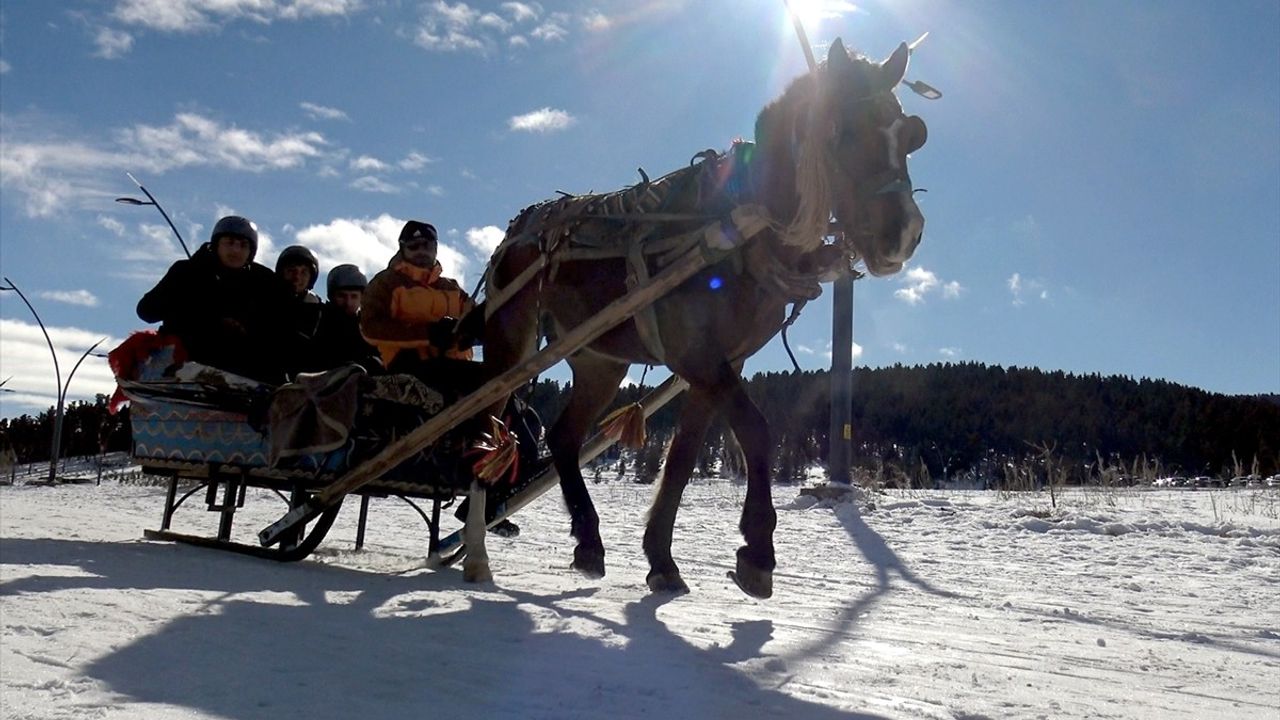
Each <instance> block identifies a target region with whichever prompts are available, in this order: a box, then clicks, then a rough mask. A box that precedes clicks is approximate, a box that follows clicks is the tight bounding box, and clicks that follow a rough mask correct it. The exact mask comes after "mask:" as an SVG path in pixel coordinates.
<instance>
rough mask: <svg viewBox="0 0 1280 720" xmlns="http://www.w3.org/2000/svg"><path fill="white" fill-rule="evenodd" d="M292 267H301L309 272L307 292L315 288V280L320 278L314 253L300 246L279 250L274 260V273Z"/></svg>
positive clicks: (318, 263)
mask: <svg viewBox="0 0 1280 720" xmlns="http://www.w3.org/2000/svg"><path fill="white" fill-rule="evenodd" d="M292 265H303V266H305V267H306V268H307V269H308V270H310V271H311V280H310V281H309V282H308V283H307V289H308V290H310V289H311V288H313V287H315V286H316V278H318V277H320V261H319V260H316V255H315V253H313V252H311V251H310V250H308V249H306V248H305V247H303V246H301V245H290V246H289V247H287V248H285V249H284V250H281V251H280V257H278V258H276V273H280V272H281V271H283V270H284V269H285V268H287V267H290V266H292Z"/></svg>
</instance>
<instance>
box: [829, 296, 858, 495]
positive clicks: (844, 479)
mask: <svg viewBox="0 0 1280 720" xmlns="http://www.w3.org/2000/svg"><path fill="white" fill-rule="evenodd" d="M828 438H829V444H828V450H827V480H828V481H829V482H832V483H839V484H841V485H848V484H849V480H850V478H849V465H850V463H851V461H852V460H853V453H852V446H853V277H852V276H851V275H844V276H842V277H841V278H839V279H838V280H836V281H835V286H834V287H833V288H832V293H831V427H830V429H829V435H828Z"/></svg>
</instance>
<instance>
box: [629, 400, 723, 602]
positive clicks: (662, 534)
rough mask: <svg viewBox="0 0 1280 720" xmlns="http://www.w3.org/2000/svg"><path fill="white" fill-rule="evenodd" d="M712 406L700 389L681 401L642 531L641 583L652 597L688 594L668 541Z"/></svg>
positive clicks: (713, 402)
mask: <svg viewBox="0 0 1280 720" xmlns="http://www.w3.org/2000/svg"><path fill="white" fill-rule="evenodd" d="M715 411H716V404H715V401H714V399H713V396H712V395H711V394H709V393H707V392H706V391H705V390H703V389H701V388H693V389H692V390H690V391H689V394H688V396H687V397H686V398H685V404H684V408H683V409H682V410H681V412H680V421H679V424H678V425H677V427H676V434H675V437H674V438H673V439H672V440H671V447H670V448H668V449H667V461H666V464H665V465H664V466H663V470H662V479H661V480H660V481H659V484H658V491H657V493H656V494H655V495H654V498H653V505H652V506H651V507H650V509H649V520H648V522H647V523H646V524H645V529H644V554H645V557H646V558H648V559H649V575H648V576H647V577H646V578H645V581H646V582H647V583H648V585H649V590H650V591H652V592H655V593H676V594H682V593H686V592H689V586H688V585H686V584H685V582H684V579H683V578H681V577H680V569H679V568H678V567H677V566H676V563H675V559H674V558H672V557H671V538H672V533H673V531H674V528H675V522H676V513H677V512H678V511H679V509H680V498H681V497H682V496H683V494H684V488H685V486H686V485H688V483H689V476H690V475H692V474H693V466H694V464H695V463H696V462H697V459H698V453H699V452H700V451H701V450H702V444H703V441H704V440H705V438H706V434H707V427H708V426H709V425H710V424H711V418H712V417H714V415H715Z"/></svg>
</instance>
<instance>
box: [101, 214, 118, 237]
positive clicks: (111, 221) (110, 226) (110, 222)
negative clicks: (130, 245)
mask: <svg viewBox="0 0 1280 720" xmlns="http://www.w3.org/2000/svg"><path fill="white" fill-rule="evenodd" d="M98 224H99V225H101V226H102V227H104V228H106V229H107V230H109V231H110V232H111V234H112V235H115V236H116V237H124V223H122V222H120V221H119V220H116V219H115V218H112V217H107V216H106V215H99V216H98Z"/></svg>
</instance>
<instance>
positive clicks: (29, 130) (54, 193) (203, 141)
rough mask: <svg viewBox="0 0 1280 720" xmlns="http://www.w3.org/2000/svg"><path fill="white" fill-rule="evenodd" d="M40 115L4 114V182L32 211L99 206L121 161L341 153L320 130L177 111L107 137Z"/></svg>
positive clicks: (295, 160)
mask: <svg viewBox="0 0 1280 720" xmlns="http://www.w3.org/2000/svg"><path fill="white" fill-rule="evenodd" d="M46 127H47V125H46V124H45V123H43V122H42V119H41V118H38V117H37V118H35V119H34V120H32V119H28V118H22V119H18V120H15V119H14V118H13V117H12V116H0V132H2V133H3V136H4V138H5V142H3V143H0V187H3V188H4V189H5V190H8V191H12V192H14V193H15V194H16V195H17V196H19V197H21V198H22V202H23V204H24V209H25V211H26V213H27V214H28V215H30V216H32V217H47V216H52V215H53V214H55V213H57V212H66V211H67V210H68V208H70V207H74V206H85V205H88V206H92V207H95V208H100V207H102V204H103V203H106V202H110V198H112V197H115V196H116V195H118V194H119V189H120V185H119V183H120V180H119V175H120V169H121V168H131V169H133V170H134V171H135V172H151V173H164V172H166V171H169V170H173V169H178V168H183V167H193V166H209V167H221V168H226V169H230V170H238V171H246V172H264V171H268V170H288V169H294V168H299V167H302V166H304V165H305V164H306V163H308V162H309V161H311V160H313V159H316V160H319V159H322V158H325V157H327V156H329V155H333V154H337V153H335V152H334V151H333V150H331V149H330V148H329V145H328V141H326V140H325V138H324V136H323V135H321V134H319V133H315V132H283V133H265V132H256V131H251V130H245V129H242V128H238V127H235V126H233V125H224V124H222V123H221V122H219V121H217V120H214V119H210V118H207V117H204V116H202V115H199V114H197V113H191V112H187V113H180V114H178V115H175V116H174V119H173V122H171V123H169V124H168V125H162V126H153V125H145V124H139V125H134V126H132V127H127V128H123V129H117V130H114V131H112V132H110V134H109V139H108V140H103V141H91V140H84V139H75V138H62V137H54V136H50V134H49V132H48V130H47V129H46Z"/></svg>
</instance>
